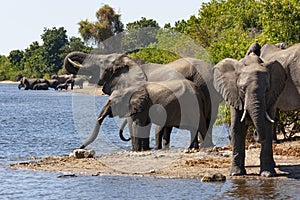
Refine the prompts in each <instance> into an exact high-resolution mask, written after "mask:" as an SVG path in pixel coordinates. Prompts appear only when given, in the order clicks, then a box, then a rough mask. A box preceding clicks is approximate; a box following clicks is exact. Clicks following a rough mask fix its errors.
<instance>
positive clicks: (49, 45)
mask: <svg viewBox="0 0 300 200" xmlns="http://www.w3.org/2000/svg"><path fill="white" fill-rule="evenodd" d="M66 32H67V31H66V30H65V29H64V28H63V27H60V28H58V29H57V28H55V27H54V28H52V29H47V28H45V29H44V33H43V34H42V35H41V37H42V40H43V42H44V44H43V50H42V53H43V54H42V55H43V60H44V61H45V64H46V66H47V67H46V69H44V70H43V72H45V73H48V74H55V73H57V72H58V71H59V70H60V69H61V68H62V66H63V58H62V57H61V54H63V53H64V47H65V46H66V45H69V42H68V37H67V35H66Z"/></svg>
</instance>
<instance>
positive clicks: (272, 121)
mask: <svg viewBox="0 0 300 200" xmlns="http://www.w3.org/2000/svg"><path fill="white" fill-rule="evenodd" d="M266 118H267V119H268V120H269V122H271V123H275V121H274V120H273V119H272V118H271V117H270V115H269V114H268V113H267V112H266Z"/></svg>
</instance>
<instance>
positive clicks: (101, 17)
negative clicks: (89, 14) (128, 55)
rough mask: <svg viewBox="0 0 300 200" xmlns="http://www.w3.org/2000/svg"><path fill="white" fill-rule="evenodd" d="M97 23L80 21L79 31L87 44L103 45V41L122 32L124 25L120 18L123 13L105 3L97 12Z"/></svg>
mask: <svg viewBox="0 0 300 200" xmlns="http://www.w3.org/2000/svg"><path fill="white" fill-rule="evenodd" d="M96 17H97V21H96V22H95V23H92V22H89V21H88V20H82V21H80V22H79V23H78V25H79V33H80V35H81V36H82V38H83V40H84V41H85V42H86V43H87V44H91V45H97V46H100V45H101V44H102V45H103V43H102V42H103V41H104V40H106V39H108V38H110V37H112V36H114V35H116V34H118V33H120V32H122V31H123V30H124V25H123V23H122V22H121V20H120V17H121V15H118V14H116V13H115V11H114V10H113V8H111V7H110V6H108V5H104V6H103V7H101V8H100V9H99V10H98V11H97V12H96Z"/></svg>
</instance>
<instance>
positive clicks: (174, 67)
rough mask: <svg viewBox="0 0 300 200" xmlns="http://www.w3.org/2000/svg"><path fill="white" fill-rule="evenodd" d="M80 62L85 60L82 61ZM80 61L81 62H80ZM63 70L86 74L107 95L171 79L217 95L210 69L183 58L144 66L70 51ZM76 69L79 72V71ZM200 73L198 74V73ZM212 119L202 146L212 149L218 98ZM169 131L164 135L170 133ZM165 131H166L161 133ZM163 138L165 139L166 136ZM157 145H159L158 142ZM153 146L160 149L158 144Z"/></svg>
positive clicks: (119, 57) (112, 56)
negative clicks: (137, 85) (100, 86)
mask: <svg viewBox="0 0 300 200" xmlns="http://www.w3.org/2000/svg"><path fill="white" fill-rule="evenodd" d="M84 59H86V60H85V61H84ZM70 60H71V61H72V62H77V63H81V64H82V66H77V65H76V64H75V65H74V64H73V63H72V62H70ZM83 61H84V62H83ZM65 68H66V70H67V71H68V72H69V73H75V74H76V73H78V71H79V73H80V74H84V75H88V76H90V77H91V80H94V82H96V83H98V85H103V92H104V93H106V94H111V93H112V92H113V91H114V90H116V89H120V88H126V87H129V86H132V85H134V84H136V82H141V81H151V82H158V81H166V80H173V79H189V80H191V81H193V82H195V83H196V85H197V87H198V88H199V89H200V90H202V91H204V92H205V94H207V95H206V97H207V98H210V97H211V96H218V93H217V92H216V91H215V90H214V87H213V86H212V79H213V75H212V67H211V66H210V65H209V64H208V63H206V62H204V61H201V60H198V59H193V58H184V59H179V60H177V61H174V62H172V63H169V64H166V65H160V64H154V63H145V62H143V61H140V60H137V59H132V58H129V57H128V56H126V55H122V54H109V55H87V54H83V53H80V52H73V53H71V54H69V55H68V56H67V57H66V58H65ZM79 69H80V70H79ZM199 72H200V73H201V74H200V73H199ZM212 99H213V100H214V101H213V102H212V105H213V106H212V111H213V112H212V120H211V123H208V124H210V128H209V129H208V132H209V133H208V134H207V137H206V138H205V141H204V143H203V146H204V147H208V146H213V143H212V138H211V130H212V124H213V123H214V121H215V119H216V115H217V108H218V103H219V102H220V98H219V97H218V98H212ZM158 130H161V132H157V134H158V136H157V138H161V135H162V133H163V132H164V131H165V130H164V129H161V128H160V127H159V128H158ZM170 131H171V129H169V131H168V133H167V134H170ZM165 132H166V131H165ZM166 138H169V136H167V137H166ZM159 143H161V142H160V141H159ZM159 143H158V144H157V146H159V147H160V146H161V144H159Z"/></svg>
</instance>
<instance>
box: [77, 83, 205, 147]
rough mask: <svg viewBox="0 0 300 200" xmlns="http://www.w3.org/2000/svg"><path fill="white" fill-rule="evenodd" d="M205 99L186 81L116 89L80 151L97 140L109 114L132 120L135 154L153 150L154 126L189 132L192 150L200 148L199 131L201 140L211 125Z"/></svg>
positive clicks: (144, 84) (143, 84)
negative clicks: (151, 133) (152, 127)
mask: <svg viewBox="0 0 300 200" xmlns="http://www.w3.org/2000/svg"><path fill="white" fill-rule="evenodd" d="M205 99H206V98H205V96H204V95H203V93H201V91H199V90H197V89H196V86H195V84H194V83H193V82H191V81H188V80H186V79H183V80H171V81H164V82H145V83H142V84H140V85H138V86H132V87H128V88H123V89H119V90H115V91H113V93H112V94H111V96H110V97H109V99H108V101H107V102H106V104H105V106H104V107H103V109H102V111H101V113H100V115H99V117H98V122H97V123H96V125H95V129H94V132H93V134H92V135H91V136H90V138H89V139H88V140H87V141H86V142H85V143H84V144H83V145H82V147H81V148H84V147H86V146H87V145H89V144H90V143H91V142H93V141H94V140H95V139H96V137H97V134H98V131H99V128H100V125H101V123H102V121H103V119H104V118H105V117H106V116H107V115H109V116H110V117H114V116H119V117H128V118H130V119H131V120H130V121H132V132H131V138H132V145H133V147H132V149H133V151H141V150H148V149H150V148H149V134H150V127H151V123H154V124H157V125H159V126H162V127H163V126H164V127H177V128H179V129H187V130H190V132H191V144H190V146H189V148H195V147H196V148H197V145H198V137H197V132H199V133H201V136H202V138H204V137H205V134H206V132H207V128H208V126H209V123H207V122H209V121H210V117H211V105H210V102H206V101H205ZM137 138H138V139H137ZM140 138H142V140H140ZM136 141H138V143H136Z"/></svg>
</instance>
